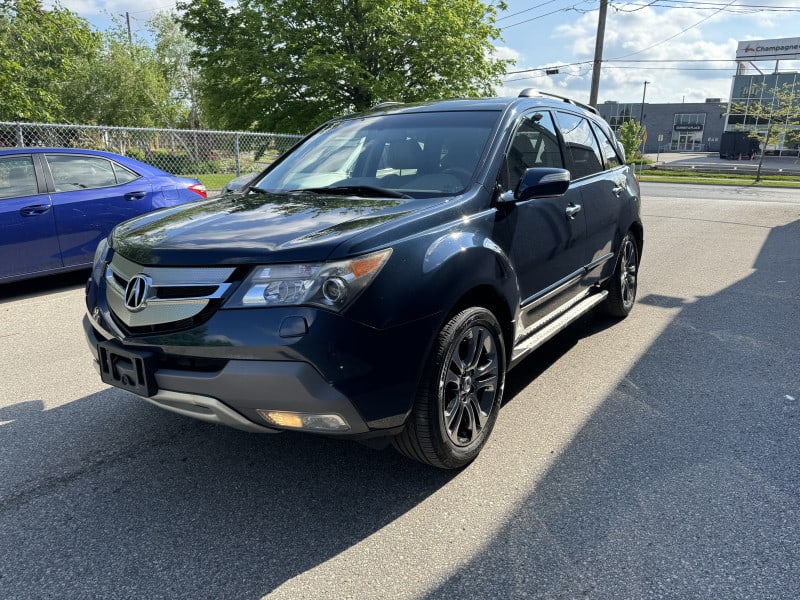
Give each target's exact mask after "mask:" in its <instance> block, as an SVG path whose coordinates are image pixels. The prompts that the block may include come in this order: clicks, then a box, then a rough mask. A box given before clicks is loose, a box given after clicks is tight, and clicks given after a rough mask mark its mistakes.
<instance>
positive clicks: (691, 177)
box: [637, 170, 800, 188]
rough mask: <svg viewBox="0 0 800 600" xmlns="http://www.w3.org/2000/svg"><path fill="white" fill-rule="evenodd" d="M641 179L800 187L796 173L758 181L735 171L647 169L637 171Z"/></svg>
mask: <svg viewBox="0 0 800 600" xmlns="http://www.w3.org/2000/svg"><path fill="white" fill-rule="evenodd" d="M637 175H638V177H639V180H640V181H652V182H656V183H696V184H706V185H752V186H757V187H781V188H800V177H799V176H796V175H762V176H761V181H759V182H758V183H756V178H755V175H752V174H751V175H744V174H733V173H730V174H729V173H698V172H697V171H692V170H687V171H656V170H645V171H642V172H640V173H637Z"/></svg>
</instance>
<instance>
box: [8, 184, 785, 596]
mask: <svg viewBox="0 0 800 600" xmlns="http://www.w3.org/2000/svg"><path fill="white" fill-rule="evenodd" d="M643 194H644V201H643V211H642V212H643V218H644V222H645V227H646V241H645V249H644V254H643V257H642V270H641V278H640V287H639V301H638V302H639V303H638V305H637V306H636V307H635V309H634V311H633V313H632V314H631V315H630V316H629V317H628V318H627V319H625V320H624V321H622V322H614V321H612V320H609V319H606V318H602V317H598V316H593V315H592V316H589V317H587V318H585V319H583V320H582V321H580V322H579V323H577V324H575V325H574V326H572V327H570V328H569V329H568V330H567V331H565V332H564V333H563V334H562V335H561V336H559V337H558V338H556V339H554V340H553V341H551V342H550V343H548V344H547V345H546V346H545V347H543V348H541V349H540V350H538V351H537V352H536V353H534V354H533V355H532V356H531V357H529V358H528V359H526V360H525V361H524V362H523V363H522V364H521V365H520V366H519V367H517V368H516V369H515V370H514V371H512V373H511V375H510V376H509V380H508V389H507V392H506V402H505V405H504V407H503V410H502V411H501V413H500V417H499V420H498V422H497V426H496V428H495V431H494V433H493V435H492V438H491V440H490V442H489V444H488V446H487V447H486V449H485V450H484V452H483V453H482V454H481V456H480V457H479V458H478V460H476V461H475V462H474V463H473V464H472V465H470V466H469V467H468V468H466V469H464V470H463V471H460V472H444V471H438V470H434V469H430V468H427V467H424V466H422V465H418V464H415V463H413V462H411V461H408V460H406V459H404V458H402V457H401V456H399V455H397V454H396V453H394V452H393V451H391V450H386V451H375V450H372V449H369V448H366V447H363V446H360V445H357V444H352V443H345V442H340V441H335V440H328V439H325V438H318V437H311V436H301V435H293V434H283V435H256V434H247V433H242V432H238V431H233V430H229V429H224V428H222V427H216V426H211V425H207V424H204V423H200V422H196V421H193V420H190V419H186V418H183V417H180V416H178V415H173V414H170V413H166V412H163V411H160V410H158V409H156V408H154V407H152V406H150V405H149V404H147V403H145V402H143V401H141V400H138V399H136V398H135V397H133V396H131V395H128V394H126V393H124V392H121V391H119V390H115V389H111V388H108V387H107V386H105V385H103V384H102V383H101V382H100V381H99V378H98V376H97V375H96V373H95V372H94V370H93V368H92V366H91V364H90V360H89V352H88V349H87V348H86V346H85V342H84V339H83V334H82V330H81V325H80V319H81V316H82V311H83V303H82V300H83V277H84V276H83V275H77V276H71V277H59V278H49V279H47V280H43V281H36V282H30V283H24V284H13V285H7V286H0V598H2V599H3V600H12V599H29V598H37V599H38V598H59V599H60V598H244V599H257V598H262V597H269V598H287V599H297V598H336V599H339V598H370V599H371V598H376V599H377V598H409V599H412V598H413V599H418V598H431V599H436V598H450V597H458V598H541V599H551V598H552V599H555V598H603V599H625V598H636V599H640V598H648V599H649V598H724V599H732V598H736V599H739V598H741V599H745V598H748V599H749V598H759V599H773V598H774V599H785V598H796V597H798V596H800V578H799V577H798V575H797V573H798V570H799V569H800V467H799V466H798V465H800V445H798V439H800V438H799V436H800V377H799V376H798V373H800V343H798V334H799V333H800V319H798V317H799V316H800V194H798V193H797V191H796V190H764V189H755V188H748V187H741V188H739V187H735V188H715V187H711V186H673V185H665V184H643ZM390 359H391V357H387V360H390Z"/></svg>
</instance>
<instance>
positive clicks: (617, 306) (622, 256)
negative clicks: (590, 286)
mask: <svg viewBox="0 0 800 600" xmlns="http://www.w3.org/2000/svg"><path fill="white" fill-rule="evenodd" d="M638 278H639V246H638V245H637V244H636V238H634V237H633V235H632V234H631V233H630V232H628V233H627V234H626V235H625V237H624V238H622V244H621V245H620V251H619V259H618V261H617V268H616V269H615V270H614V274H613V275H612V276H611V279H610V280H609V282H608V297H607V298H606V300H605V302H604V303H603V305H602V306H603V310H604V312H606V313H607V314H609V315H612V316H614V317H627V316H628V313H630V312H631V309H632V308H633V303H634V301H635V300H636V287H637V285H638Z"/></svg>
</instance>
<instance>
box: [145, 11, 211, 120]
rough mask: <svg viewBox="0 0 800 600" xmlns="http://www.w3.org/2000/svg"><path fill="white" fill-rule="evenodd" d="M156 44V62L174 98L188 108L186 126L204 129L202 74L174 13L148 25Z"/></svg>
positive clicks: (152, 20)
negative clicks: (200, 74)
mask: <svg viewBox="0 0 800 600" xmlns="http://www.w3.org/2000/svg"><path fill="white" fill-rule="evenodd" d="M148 29H149V30H150V32H151V33H152V34H153V38H154V41H155V46H154V50H155V58H156V60H157V61H158V64H159V65H160V67H161V69H162V72H163V74H164V77H165V79H166V81H167V83H168V84H169V86H170V93H171V95H172V98H173V99H174V100H176V101H177V102H178V103H179V104H181V105H183V106H184V107H185V108H186V111H187V112H186V118H187V120H186V122H185V123H184V124H183V126H185V127H188V128H190V129H198V128H200V127H201V126H202V113H201V111H200V105H199V94H198V84H199V73H198V71H197V69H196V68H195V67H194V66H193V65H192V60H191V59H192V53H193V52H194V51H195V50H196V48H195V44H194V42H192V41H191V40H190V39H189V37H188V36H187V35H186V33H185V32H184V31H183V29H181V25H180V22H179V21H178V17H177V15H176V14H175V13H172V12H160V13H157V14H156V16H155V17H153V18H152V19H151V20H150V22H149V23H148Z"/></svg>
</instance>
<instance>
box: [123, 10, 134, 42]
mask: <svg viewBox="0 0 800 600" xmlns="http://www.w3.org/2000/svg"><path fill="white" fill-rule="evenodd" d="M125 22H126V23H127V24H128V47H129V48H132V47H133V38H132V37H131V15H130V13H129V12H128V11H125Z"/></svg>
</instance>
